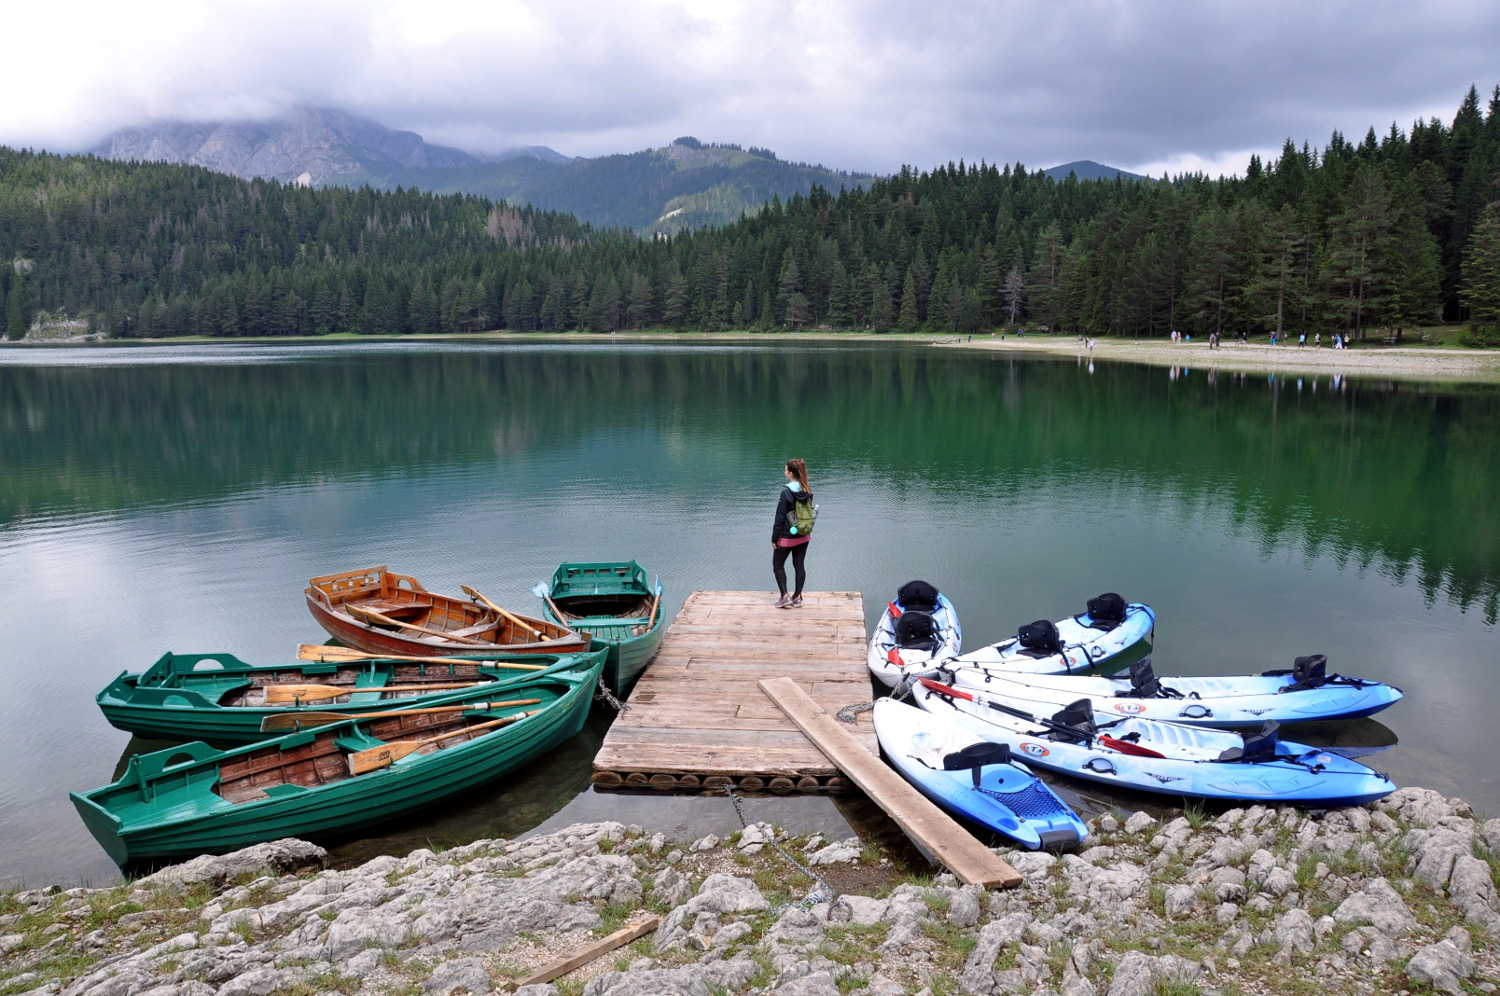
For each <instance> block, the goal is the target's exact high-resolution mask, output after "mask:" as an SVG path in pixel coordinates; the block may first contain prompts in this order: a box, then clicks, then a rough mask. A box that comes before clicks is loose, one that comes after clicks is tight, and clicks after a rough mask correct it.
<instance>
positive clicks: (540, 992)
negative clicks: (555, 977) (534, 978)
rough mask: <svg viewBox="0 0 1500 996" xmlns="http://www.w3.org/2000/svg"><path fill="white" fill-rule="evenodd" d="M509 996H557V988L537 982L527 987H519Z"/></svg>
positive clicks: (548, 983)
mask: <svg viewBox="0 0 1500 996" xmlns="http://www.w3.org/2000/svg"><path fill="white" fill-rule="evenodd" d="M511 996H557V987H556V986H554V985H553V984H552V983H550V982H537V983H534V984H532V985H529V986H521V987H520V988H519V989H517V990H515V991H514V992H513V993H511Z"/></svg>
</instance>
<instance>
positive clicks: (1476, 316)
mask: <svg viewBox="0 0 1500 996" xmlns="http://www.w3.org/2000/svg"><path fill="white" fill-rule="evenodd" d="M1463 302H1464V307H1466V308H1468V309H1469V322H1470V324H1472V325H1473V326H1474V327H1475V328H1477V329H1488V330H1500V201H1497V202H1494V203H1492V204H1490V206H1489V207H1488V208H1486V209H1485V213H1484V219H1483V220H1482V221H1480V223H1479V224H1478V225H1477V226H1475V228H1474V234H1472V235H1470V236H1469V245H1468V252H1467V254H1466V256H1465V259H1464V266H1463Z"/></svg>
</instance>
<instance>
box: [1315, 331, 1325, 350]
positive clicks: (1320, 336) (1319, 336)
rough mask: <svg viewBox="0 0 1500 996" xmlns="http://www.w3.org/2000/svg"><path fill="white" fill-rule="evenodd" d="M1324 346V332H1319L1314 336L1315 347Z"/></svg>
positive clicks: (1320, 347)
mask: <svg viewBox="0 0 1500 996" xmlns="http://www.w3.org/2000/svg"><path fill="white" fill-rule="evenodd" d="M1322 348H1323V333H1321V332H1319V333H1318V334H1317V335H1315V336H1313V349H1322Z"/></svg>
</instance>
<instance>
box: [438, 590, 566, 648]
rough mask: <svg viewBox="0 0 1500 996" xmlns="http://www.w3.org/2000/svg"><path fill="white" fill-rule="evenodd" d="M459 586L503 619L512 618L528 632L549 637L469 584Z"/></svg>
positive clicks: (515, 624)
mask: <svg viewBox="0 0 1500 996" xmlns="http://www.w3.org/2000/svg"><path fill="white" fill-rule="evenodd" d="M459 587H460V588H462V589H463V592H464V594H465V595H468V596H469V597H470V598H475V599H478V600H479V601H481V602H483V603H484V604H485V607H486V608H488V609H489V610H490V611H491V612H493V613H495V614H496V615H497V616H500V617H501V618H502V619H508V620H510V622H511V625H513V626H519V627H521V628H522V629H524V630H525V631H526V632H528V633H530V634H531V635H532V636H535V637H538V638H540V639H543V640H545V639H547V636H546V634H545V633H543V632H542V631H541V630H539V629H537V628H536V627H535V626H530V625H527V624H526V623H525V622H523V621H522V620H521V618H520V617H519V616H513V615H511V614H510V613H509V612H506V611H505V610H504V609H502V608H501V607H500V606H498V605H496V604H495V603H494V602H492V601H490V600H489V599H488V598H485V597H484V596H483V595H481V594H480V593H479V592H477V591H475V590H474V589H473V588H470V587H469V586H468V585H466V584H461V585H459Z"/></svg>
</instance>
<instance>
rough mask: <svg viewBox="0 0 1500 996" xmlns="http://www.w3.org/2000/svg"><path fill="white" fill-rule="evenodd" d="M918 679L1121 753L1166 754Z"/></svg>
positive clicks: (951, 695)
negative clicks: (1083, 732) (1083, 731)
mask: <svg viewBox="0 0 1500 996" xmlns="http://www.w3.org/2000/svg"><path fill="white" fill-rule="evenodd" d="M920 680H921V682H922V684H923V685H925V686H926V687H927V688H928V689H929V690H931V691H934V692H937V693H938V694H939V695H946V696H948V697H949V698H956V699H965V700H967V701H969V702H973V703H975V704H976V705H985V706H989V707H990V708H991V709H994V710H995V711H996V712H1003V713H1008V714H1009V715H1012V716H1015V717H1016V718H1017V719H1024V720H1026V721H1027V722H1028V723H1035V724H1036V725H1038V726H1042V727H1045V728H1047V729H1049V730H1056V731H1058V732H1059V733H1065V734H1068V735H1069V736H1074V737H1076V736H1080V735H1082V736H1084V737H1085V739H1086V740H1089V741H1092V740H1098V741H1099V742H1100V743H1102V744H1104V746H1106V747H1111V748H1113V749H1114V750H1117V751H1119V752H1120V753H1121V754H1135V755H1137V756H1139V757H1166V756H1167V755H1165V754H1162V753H1160V752H1159V751H1154V750H1152V749H1151V748H1150V747H1141V746H1138V745H1136V744H1133V743H1131V742H1130V741H1128V740H1116V739H1115V738H1114V737H1107V736H1104V735H1103V734H1101V733H1097V732H1096V733H1094V734H1093V735H1092V736H1089V735H1087V734H1080V732H1079V731H1078V730H1075V729H1074V728H1073V727H1071V726H1068V725H1067V724H1066V723H1058V722H1054V721H1053V720H1050V719H1042V718H1040V717H1038V716H1033V715H1032V714H1031V713H1029V712H1022V711H1021V710H1020V709H1014V708H1012V707H1010V706H1006V705H1001V704H1000V703H998V702H996V701H995V700H994V699H991V698H989V697H988V696H979V695H971V694H969V693H968V692H965V691H963V690H962V689H958V688H953V687H952V686H950V685H943V684H939V683H938V682H936V681H933V680H932V679H931V678H922V679H920Z"/></svg>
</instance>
